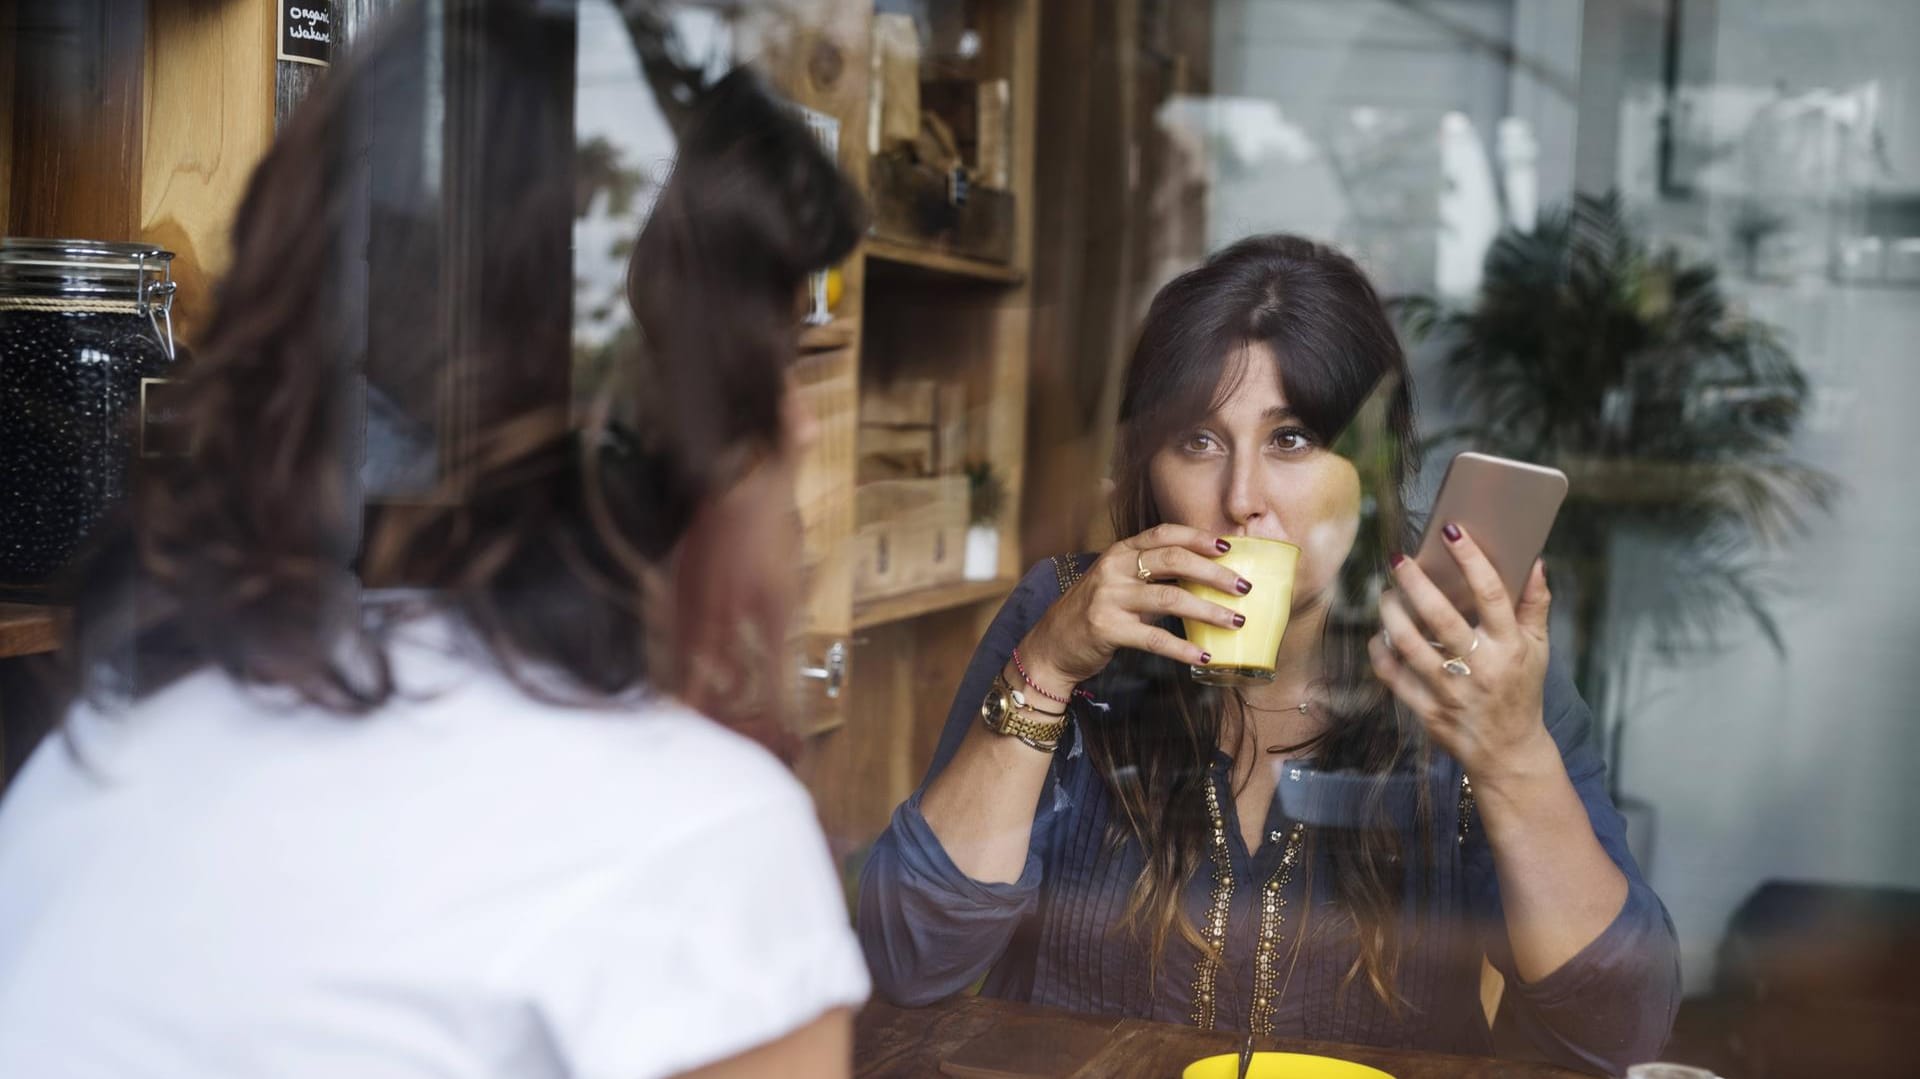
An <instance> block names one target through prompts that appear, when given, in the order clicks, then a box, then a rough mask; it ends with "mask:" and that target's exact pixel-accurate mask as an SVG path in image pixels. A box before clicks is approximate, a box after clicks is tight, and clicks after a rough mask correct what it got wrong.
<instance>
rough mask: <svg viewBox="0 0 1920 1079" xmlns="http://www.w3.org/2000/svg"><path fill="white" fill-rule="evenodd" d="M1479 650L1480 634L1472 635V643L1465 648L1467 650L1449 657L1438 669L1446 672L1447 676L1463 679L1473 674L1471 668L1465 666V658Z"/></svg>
mask: <svg viewBox="0 0 1920 1079" xmlns="http://www.w3.org/2000/svg"><path fill="white" fill-rule="evenodd" d="M1479 650H1480V634H1478V633H1475V634H1474V635H1473V643H1472V644H1470V645H1468V646H1467V650H1466V651H1464V652H1462V653H1460V654H1459V655H1457V656H1449V657H1448V658H1447V659H1446V660H1444V661H1443V662H1442V663H1441V664H1440V669H1441V670H1443V671H1445V672H1447V673H1448V674H1451V675H1457V676H1459V677H1461V678H1465V677H1466V676H1467V675H1470V674H1472V673H1473V668H1472V667H1469V666H1467V657H1468V656H1471V655H1473V654H1474V653H1475V652H1478V651H1479Z"/></svg>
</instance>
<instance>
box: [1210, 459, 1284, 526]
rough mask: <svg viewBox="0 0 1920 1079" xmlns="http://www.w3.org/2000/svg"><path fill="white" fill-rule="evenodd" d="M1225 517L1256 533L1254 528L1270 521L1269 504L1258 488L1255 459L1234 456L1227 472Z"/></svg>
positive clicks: (1259, 486) (1271, 512)
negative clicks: (1249, 459) (1253, 460)
mask: <svg viewBox="0 0 1920 1079" xmlns="http://www.w3.org/2000/svg"><path fill="white" fill-rule="evenodd" d="M1221 508H1222V509H1224V510H1225V511H1226V515H1227V519H1228V520H1229V521H1232V522H1233V524H1234V527H1235V528H1236V529H1237V530H1239V531H1240V532H1243V533H1245V534H1246V535H1249V536H1253V535H1259V533H1258V532H1256V531H1255V528H1256V527H1257V526H1260V525H1265V524H1269V523H1271V518H1272V516H1273V510H1272V507H1270V506H1268V505H1267V501H1266V494H1265V492H1264V491H1263V490H1262V489H1261V484H1260V476H1259V472H1258V468H1257V465H1256V462H1252V461H1248V460H1246V459H1245V458H1243V457H1239V456H1236V457H1235V458H1234V459H1233V463H1232V465H1231V466H1230V467H1229V469H1228V472H1227V490H1226V499H1225V504H1224V505H1223V506H1222V507H1221Z"/></svg>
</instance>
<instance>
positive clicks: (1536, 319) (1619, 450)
mask: <svg viewBox="0 0 1920 1079" xmlns="http://www.w3.org/2000/svg"><path fill="white" fill-rule="evenodd" d="M1398 306H1399V308H1400V310H1401V312H1402V315H1403V320H1404V322H1405V325H1406V327H1407V329H1408V331H1409V336H1410V337H1412V338H1414V339H1416V340H1417V339H1421V338H1425V337H1432V338H1433V339H1434V340H1435V344H1436V346H1437V347H1439V348H1440V349H1441V350H1442V363H1443V365H1444V371H1445V378H1444V386H1445V388H1444V390H1443V391H1441V396H1442V397H1443V398H1444V399H1446V400H1447V401H1448V403H1449V404H1451V405H1452V406H1454V407H1455V408H1456V409H1457V410H1458V414H1459V416H1460V417H1461V422H1460V423H1459V425H1458V426H1456V427H1453V428H1451V429H1449V430H1445V431H1442V432H1440V433H1439V434H1437V435H1436V436H1434V437H1433V439H1432V440H1431V441H1430V443H1429V448H1433V447H1435V446H1438V445H1442V444H1452V445H1453V446H1457V447H1460V448H1466V447H1467V446H1472V447H1474V448H1479V449H1482V450H1486V451H1488V452H1492V453H1497V454H1501V455H1503V456H1510V457H1517V458H1521V459H1524V460H1529V461H1537V462H1540V463H1543V464H1550V465H1553V466H1555V467H1557V468H1560V469H1561V470H1563V471H1565V472H1566V473H1567V475H1568V478H1569V479H1570V481H1571V486H1570V490H1569V493H1568V497H1567V501H1566V504H1565V506H1564V508H1563V509H1562V510H1561V513H1560V518H1559V520H1558V522H1557V523H1556V524H1555V526H1554V530H1553V534H1552V537H1551V538H1550V539H1549V540H1548V542H1547V555H1546V557H1547V563H1548V566H1549V568H1550V569H1551V571H1552V573H1553V576H1554V580H1555V583H1556V585H1557V586H1558V587H1559V588H1560V590H1561V594H1562V595H1563V596H1568V597H1570V598H1571V601H1572V612H1571V613H1572V618H1571V623H1572V630H1573V641H1572V645H1573V654H1574V656H1575V668H1574V677H1575V681H1576V682H1577V683H1578V685H1579V687H1580V690H1581V692H1582V693H1583V694H1584V695H1585V696H1586V698H1587V700H1588V701H1589V702H1590V703H1591V705H1592V707H1593V710H1594V714H1595V716H1596V717H1597V718H1598V721H1599V728H1600V737H1601V749H1602V752H1603V753H1604V755H1605V757H1606V758H1607V763H1608V765H1609V772H1610V776H1611V780H1610V781H1611V783H1612V784H1613V787H1614V790H1613V794H1614V797H1615V800H1616V802H1618V801H1620V790H1619V783H1620V749H1621V742H1622V739H1623V738H1624V736H1625V734H1626V727H1627V717H1628V716H1629V715H1630V714H1631V710H1630V708H1629V707H1628V705H1629V703H1630V702H1629V701H1628V700H1627V699H1626V697H1627V690H1626V685H1627V679H1628V676H1629V673H1630V670H1629V668H1630V665H1631V663H1632V661H1633V658H1634V657H1635V656H1636V655H1644V654H1646V652H1647V650H1648V649H1649V648H1650V649H1651V651H1652V653H1653V654H1655V655H1660V656H1671V655H1673V654H1675V653H1677V652H1679V651H1681V650H1683V649H1690V648H1699V647H1711V646H1713V645H1715V644H1717V643H1718V642H1719V641H1720V640H1721V637H1722V634H1723V633H1724V631H1725V630H1726V629H1727V628H1728V626H1729V624H1730V623H1734V624H1737V623H1741V622H1744V623H1749V624H1751V625H1753V626H1755V627H1757V628H1758V630H1759V631H1760V633H1762V634H1763V635H1764V636H1765V637H1766V639H1767V640H1768V641H1769V642H1770V643H1771V644H1772V646H1773V647H1774V648H1775V649H1776V650H1777V651H1780V652H1783V653H1784V650H1785V642H1784V641H1783V639H1782V637H1781V634H1780V631H1779V627H1778V625H1777V624H1776V622H1775V619H1774V617H1773V614H1772V613H1771V610H1770V607H1769V599H1770V597H1771V595H1772V594H1773V585H1772V584H1771V583H1770V581H1769V580H1768V578H1767V576H1766V573H1767V567H1768V564H1769V561H1770V560H1769V558H1768V554H1769V549H1770V548H1771V547H1772V546H1773V545H1774V544H1776V543H1777V542H1779V541H1780V540H1781V539H1783V538H1785V537H1787V536H1790V535H1792V534H1794V533H1797V532H1799V531H1800V530H1802V529H1804V528H1805V526H1806V524H1807V522H1808V521H1809V519H1810V518H1811V516H1812V515H1813V514H1815V513H1819V512H1823V511H1824V510H1825V509H1826V507H1827V506H1828V505H1829V503H1830V501H1831V499H1832V498H1833V496H1834V494H1835V492H1836V489H1837V488H1836V484H1835V482H1834V480H1833V479H1832V478H1831V477H1829V476H1827V475H1826V474H1824V473H1822V472H1821V471H1819V470H1817V469H1815V468H1813V467H1812V466H1810V465H1808V464H1806V463H1804V462H1802V461H1799V460H1797V459H1796V458H1795V457H1794V456H1793V453H1792V440H1793V435H1794V432H1795V431H1796V430H1797V429H1798V427H1799V424H1800V420H1801V417H1802V413H1803V411H1804V409H1805V406H1806V400H1807V392H1808V391H1807V380H1806V376H1805V375H1804V373H1803V372H1802V371H1801V369H1800V368H1799V366H1798V365H1797V364H1796V363H1795V362H1794V361H1793V358H1792V357H1791V356H1790V355H1789V354H1788V352H1787V350H1786V349H1785V348H1784V347H1783V345H1782V343H1781V339H1780V336H1779V334H1778V333H1777V332H1776V331H1775V330H1774V328H1773V327H1771V326H1769V325H1767V324H1766V323H1763V322H1760V321H1757V320H1755V319H1752V318H1750V317H1748V316H1747V315H1746V314H1745V313H1744V312H1743V311H1742V310H1741V309H1740V308H1739V307H1738V306H1737V305H1735V304H1733V303H1730V302H1729V301H1728V298H1727V296H1726V295H1725V293H1724V292H1723V291H1722V289H1721V286H1720V280H1719V275H1718V271H1717V270H1716V269H1715V268H1714V267H1713V266H1712V265H1711V264H1707V263H1702V262H1695V261H1690V260H1688V259H1687V258H1686V257H1684V256H1682V255H1681V254H1680V253H1679V252H1677V251H1675V250H1673V249H1671V248H1657V249H1656V248H1654V247H1652V246H1650V245H1649V244H1647V243H1646V242H1645V241H1644V240H1642V239H1641V238H1640V237H1639V236H1638V235H1637V234H1636V233H1635V231H1634V230H1633V228H1632V227H1631V226H1630V224H1629V223H1628V221H1627V220H1626V217H1625V215H1624V214H1623V212H1622V209H1621V206H1620V202H1619V200H1618V198H1617V197H1616V196H1613V195H1608V196H1601V197H1593V196H1580V197H1577V198H1576V199H1575V201H1574V202H1573V203H1572V204H1571V205H1570V206H1568V207H1566V208H1563V209H1560V210H1558V211H1556V212H1553V213H1550V214H1548V215H1546V216H1545V217H1544V218H1543V219H1542V221H1541V222H1540V224H1539V226H1538V227H1537V228H1536V229H1535V230H1534V231H1533V232H1531V233H1522V232H1518V231H1511V230H1510V231H1507V232H1505V233H1503V234H1502V235H1501V236H1500V237H1499V238H1498V239H1497V240H1496V241H1495V242H1494V244H1493V246H1492V247H1491V248H1490V249H1489V251H1488V254H1487V259H1486V266H1485V275H1484V277H1483V279H1482V284H1481V288H1480V293H1479V295H1478V297H1477V299H1476V301H1475V302H1474V304H1473V306H1471V307H1470V308H1466V309H1451V308H1448V307H1446V306H1444V305H1442V304H1441V303H1440V302H1438V301H1436V300H1433V299H1431V298H1425V297H1421V298H1414V299H1410V300H1403V301H1400V303H1399V304H1398ZM1568 586H1571V587H1568ZM1563 602H1564V600H1563ZM1649 825H1650V822H1649Z"/></svg>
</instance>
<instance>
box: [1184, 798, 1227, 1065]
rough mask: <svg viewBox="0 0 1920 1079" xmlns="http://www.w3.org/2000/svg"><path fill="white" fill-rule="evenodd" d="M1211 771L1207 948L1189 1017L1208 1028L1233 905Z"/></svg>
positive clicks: (1221, 820)
mask: <svg viewBox="0 0 1920 1079" xmlns="http://www.w3.org/2000/svg"><path fill="white" fill-rule="evenodd" d="M1215 787H1216V784H1215V783H1214V781H1213V775H1212V774H1211V773H1209V774H1208V775H1207V818H1208V819H1209V820H1210V821H1211V822H1212V823H1213V844H1212V849H1211V850H1209V851H1208V855H1209V856H1210V857H1211V858H1212V859H1213V894H1212V897H1211V899H1210V901H1209V902H1208V904H1207V920H1206V924H1204V925H1202V926H1201V927H1200V937H1201V939H1203V940H1205V941H1206V942H1207V950H1206V951H1203V952H1201V953H1200V959H1199V961H1198V962H1196V963H1195V964H1194V966H1193V1011H1192V1012H1191V1013H1190V1017H1191V1018H1192V1019H1193V1025H1194V1026H1197V1027H1199V1028H1200V1029H1202V1030H1212V1029H1213V1023H1214V992H1215V989H1216V988H1217V987H1218V985H1219V982H1220V962H1219V960H1218V959H1217V958H1216V957H1217V956H1222V955H1224V954H1225V952H1226V945H1227V913H1228V911H1230V910H1231V909H1232V907H1233V857H1232V855H1231V854H1229V853H1228V852H1227V824H1226V818H1225V817H1223V816H1222V815H1221V813H1220V794H1219V792H1218V791H1217V790H1216V789H1215Z"/></svg>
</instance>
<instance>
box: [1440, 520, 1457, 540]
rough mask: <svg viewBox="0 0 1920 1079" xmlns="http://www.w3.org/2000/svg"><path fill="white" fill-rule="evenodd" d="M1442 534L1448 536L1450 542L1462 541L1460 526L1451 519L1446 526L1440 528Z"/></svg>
mask: <svg viewBox="0 0 1920 1079" xmlns="http://www.w3.org/2000/svg"><path fill="white" fill-rule="evenodd" d="M1440 534H1441V535H1443V536H1445V537H1447V542H1448V543H1459V542H1460V526H1459V525H1457V524H1454V523H1452V522H1451V521H1449V522H1448V523H1447V526H1446V527H1445V528H1442V529H1441V530H1440Z"/></svg>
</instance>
